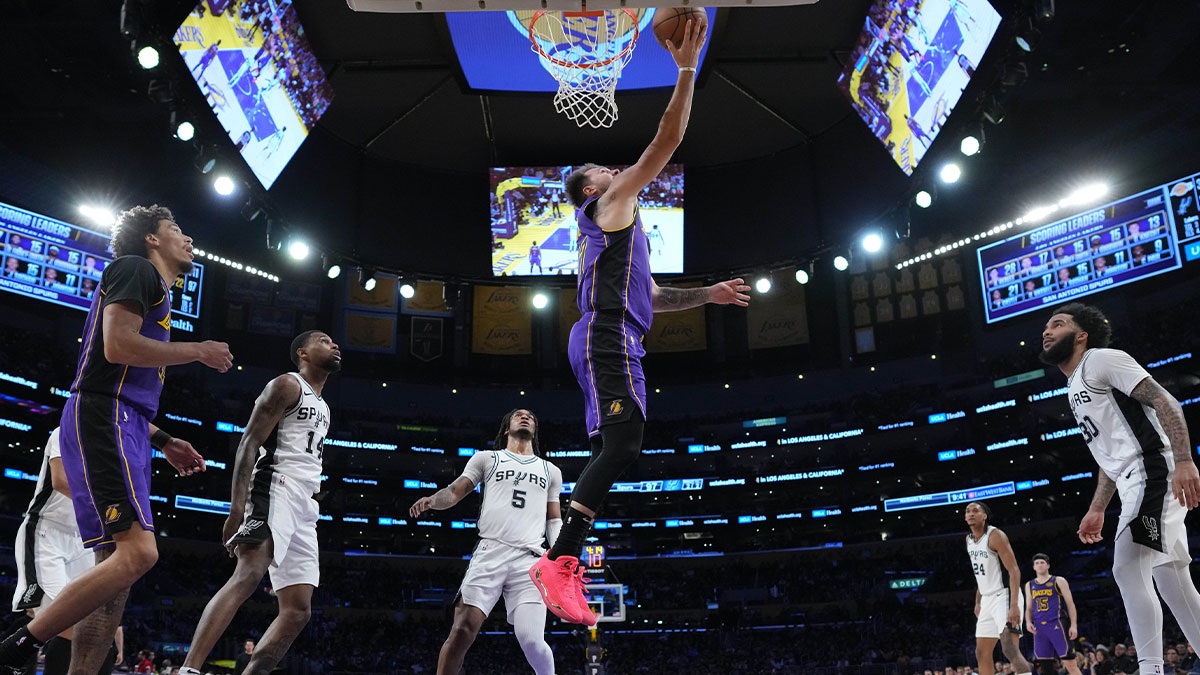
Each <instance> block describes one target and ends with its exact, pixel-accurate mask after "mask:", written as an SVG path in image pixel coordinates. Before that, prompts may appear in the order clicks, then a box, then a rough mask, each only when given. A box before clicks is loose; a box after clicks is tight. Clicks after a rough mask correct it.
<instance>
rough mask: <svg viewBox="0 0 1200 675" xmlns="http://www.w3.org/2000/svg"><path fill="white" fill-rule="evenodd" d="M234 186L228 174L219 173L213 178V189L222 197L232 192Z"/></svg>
mask: <svg viewBox="0 0 1200 675" xmlns="http://www.w3.org/2000/svg"><path fill="white" fill-rule="evenodd" d="M234 187H235V186H234V184H233V179H232V178H230V177H229V176H225V175H220V176H217V177H216V178H215V179H213V189H214V190H216V191H217V194H219V195H221V196H222V197H228V196H229V195H231V194H233V189H234Z"/></svg>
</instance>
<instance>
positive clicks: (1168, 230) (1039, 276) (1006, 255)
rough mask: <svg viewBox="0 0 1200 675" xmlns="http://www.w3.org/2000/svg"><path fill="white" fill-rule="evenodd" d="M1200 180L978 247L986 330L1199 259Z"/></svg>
mask: <svg viewBox="0 0 1200 675" xmlns="http://www.w3.org/2000/svg"><path fill="white" fill-rule="evenodd" d="M1197 179H1200V174H1196V175H1193V176H1190V177H1187V178H1182V179H1180V180H1177V181H1173V182H1170V183H1164V184H1162V185H1159V186H1158V187H1155V188H1152V189H1150V190H1146V191H1145V192H1140V193H1138V194H1135V195H1132V196H1130V197H1126V198H1124V199H1121V200H1119V201H1115V202H1112V203H1111V204H1107V205H1105V206H1101V207H1099V208H1096V209H1093V210H1091V211H1087V212H1085V213H1080V214H1077V215H1074V216H1071V217H1070V218H1065V219H1063V220H1060V221H1058V222H1054V223H1050V224H1049V225H1044V226H1042V227H1039V228H1037V229H1035V230H1029V231H1027V232H1022V233H1021V234H1017V235H1013V236H1012V237H1009V238H1008V239H1005V240H1004V241H999V242H996V243H995V244H991V245H989V246H983V247H980V248H979V249H978V250H977V251H976V256H977V257H978V259H979V277H980V281H981V283H982V287H983V295H984V297H983V304H984V312H985V317H986V318H987V322H988V323H992V322H994V321H999V320H1001V319H1007V318H1009V317H1012V316H1017V315H1018V314H1024V313H1026V312H1032V311H1034V310H1037V309H1041V308H1044V307H1046V306H1047V305H1055V304H1060V303H1064V302H1067V301H1069V300H1073V299H1076V298H1080V297H1083V296H1085V295H1091V294H1093V293H1099V292H1101V291H1107V290H1110V289H1113V288H1116V287H1118V286H1122V285H1124V284H1127V283H1130V282H1133V281H1138V280H1140V279H1145V278H1146V277H1152V276H1155V275H1157V274H1162V273H1164V272H1170V271H1172V270H1176V269H1179V268H1180V267H1181V266H1182V265H1183V264H1184V262H1185V261H1186V262H1192V261H1196V260H1200V208H1198V207H1197V201H1200V191H1197Z"/></svg>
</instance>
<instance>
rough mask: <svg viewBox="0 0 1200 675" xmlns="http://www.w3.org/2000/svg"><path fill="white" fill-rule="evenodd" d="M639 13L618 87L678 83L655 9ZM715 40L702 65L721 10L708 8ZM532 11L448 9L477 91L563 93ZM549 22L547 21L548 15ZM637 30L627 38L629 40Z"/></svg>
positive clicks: (464, 66)
mask: <svg viewBox="0 0 1200 675" xmlns="http://www.w3.org/2000/svg"><path fill="white" fill-rule="evenodd" d="M632 11H633V12H635V13H636V14H637V17H638V32H639V37H638V41H637V43H636V45H635V46H634V49H633V58H632V59H631V60H630V61H629V63H628V64H627V65H626V66H625V69H624V70H623V71H622V72H621V78H620V79H619V80H618V81H617V91H621V90H626V89H648V88H651V87H672V86H674V85H675V81H676V80H677V79H679V69H678V67H676V65H675V61H673V60H672V59H671V55H670V54H669V53H668V52H667V50H666V49H663V48H662V47H660V46H658V43H657V42H655V40H654V33H653V31H652V30H651V25H652V21H653V19H654V12H655V10H654V9H645V8H642V9H634V10H632ZM704 11H705V12H707V13H708V26H709V36H710V39H709V41H708V42H706V43H705V44H704V49H703V50H702V51H701V52H700V65H701V66H703V65H704V57H705V55H706V54H707V53H708V45H709V43H711V42H712V40H711V35H712V27H713V25H714V22H715V21H716V19H717V10H716V9H714V8H708V9H705V10H704ZM533 14H534V13H533V11H531V10H510V11H506V12H448V13H447V14H446V24H447V26H448V27H449V28H450V39H451V41H452V42H453V43H454V52H455V53H456V54H457V55H458V63H459V65H460V66H461V67H462V71H463V76H464V77H466V79H467V84H468V85H469V86H470V87H471V88H472V89H485V90H491V91H557V90H558V82H557V81H556V80H555V79H554V77H553V76H552V75H550V71H549V70H548V69H547V68H546V65H545V64H544V63H543V61H542V59H541V58H540V57H539V56H538V55H537V53H536V52H534V51H533V49H532V45H531V43H530V42H529V23H530V21H531V19H532V18H533ZM542 21H545V19H542ZM631 38H632V33H630V34H627V35H624V36H621V38H619V39H620V40H623V41H624V40H629V39H631Z"/></svg>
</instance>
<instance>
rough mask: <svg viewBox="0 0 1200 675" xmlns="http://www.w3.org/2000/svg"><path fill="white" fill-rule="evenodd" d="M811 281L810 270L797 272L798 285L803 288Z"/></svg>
mask: <svg viewBox="0 0 1200 675" xmlns="http://www.w3.org/2000/svg"><path fill="white" fill-rule="evenodd" d="M808 281H809V276H808V270H796V283H798V284H800V285H801V286H803V285H804V284H807V283H808Z"/></svg>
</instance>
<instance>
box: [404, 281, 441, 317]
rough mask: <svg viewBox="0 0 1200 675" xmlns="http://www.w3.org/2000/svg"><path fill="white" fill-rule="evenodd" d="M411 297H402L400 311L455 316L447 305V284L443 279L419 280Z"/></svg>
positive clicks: (422, 314)
mask: <svg viewBox="0 0 1200 675" xmlns="http://www.w3.org/2000/svg"><path fill="white" fill-rule="evenodd" d="M416 291H417V292H416V293H415V294H413V296H412V297H411V298H400V311H402V312H404V313H405V314H413V315H416V316H453V315H454V312H453V311H451V309H450V308H449V307H447V306H446V284H445V283H444V282H441V281H418V282H417V288H416Z"/></svg>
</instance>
